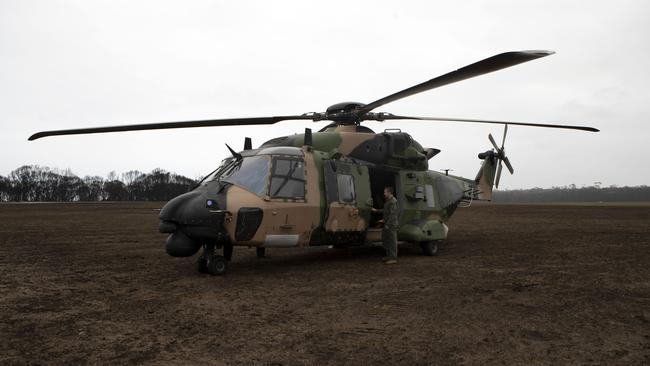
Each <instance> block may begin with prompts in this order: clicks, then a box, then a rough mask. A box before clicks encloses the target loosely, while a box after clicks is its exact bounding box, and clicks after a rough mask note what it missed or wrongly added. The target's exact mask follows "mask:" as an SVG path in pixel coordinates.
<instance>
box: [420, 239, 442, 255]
mask: <svg viewBox="0 0 650 366" xmlns="http://www.w3.org/2000/svg"><path fill="white" fill-rule="evenodd" d="M439 246H440V240H432V241H423V242H421V243H420V248H422V254H424V255H428V256H434V255H438V250H439Z"/></svg>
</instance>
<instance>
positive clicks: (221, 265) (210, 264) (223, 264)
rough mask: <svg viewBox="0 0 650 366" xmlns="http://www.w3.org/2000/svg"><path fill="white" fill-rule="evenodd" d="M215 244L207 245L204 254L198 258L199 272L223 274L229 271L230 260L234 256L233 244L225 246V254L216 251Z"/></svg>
mask: <svg viewBox="0 0 650 366" xmlns="http://www.w3.org/2000/svg"><path fill="white" fill-rule="evenodd" d="M214 249H215V248H214V245H206V246H204V248H203V254H201V256H200V257H199V260H198V270H199V273H209V274H211V275H213V276H222V275H224V274H226V272H227V271H228V262H229V261H230V259H231V258H232V251H233V248H232V245H226V246H224V255H223V256H221V255H216V254H215V253H214Z"/></svg>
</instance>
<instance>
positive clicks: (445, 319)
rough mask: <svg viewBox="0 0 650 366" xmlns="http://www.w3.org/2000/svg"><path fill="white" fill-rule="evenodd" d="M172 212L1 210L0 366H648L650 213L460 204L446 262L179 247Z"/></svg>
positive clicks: (407, 252) (370, 252)
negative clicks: (212, 267) (199, 259)
mask: <svg viewBox="0 0 650 366" xmlns="http://www.w3.org/2000/svg"><path fill="white" fill-rule="evenodd" d="M157 207H161V204H152V203H136V204H122V203H118V204H14V205H12V204H4V205H0V221H1V222H2V226H1V227H0V245H1V247H0V249H1V252H0V253H1V254H0V364H2V365H11V364H186V363H191V364H227V365H231V364H243V365H250V364H253V365H300V364H314V365H327V364H332V365H338V364H350V365H362V364H405V365H418V364H438V365H455V364H601V365H612V364H619V365H629V364H649V363H650V206H644V205H634V206H616V205H610V206H603V205H594V206H588V205H580V206H571V205H561V206H542V205H480V206H475V207H471V208H469V209H459V210H458V211H457V213H456V216H454V218H453V220H452V222H451V224H450V227H451V231H450V234H449V239H448V240H447V241H446V243H445V245H444V246H443V247H442V250H441V253H440V255H439V256H438V257H424V256H421V255H420V253H419V248H418V249H416V248H415V247H411V246H408V245H406V246H401V247H400V261H399V264H398V265H396V266H384V265H382V264H381V260H380V259H381V257H382V255H383V253H382V250H381V249H380V248H379V247H360V248H353V249H328V248H310V249H291V250H287V249H284V250H282V249H276V250H267V254H268V255H269V258H266V259H261V260H260V259H257V258H256V257H255V250H253V249H248V248H235V254H234V257H233V263H232V266H231V268H230V272H229V274H228V275H227V276H224V277H212V276H209V275H200V274H198V273H197V271H196V266H195V264H194V258H184V259H179V258H172V257H169V256H167V255H166V254H165V251H164V239H165V236H164V235H163V234H159V233H158V232H157V214H156V213H155V212H154V211H153V210H152V209H153V208H157Z"/></svg>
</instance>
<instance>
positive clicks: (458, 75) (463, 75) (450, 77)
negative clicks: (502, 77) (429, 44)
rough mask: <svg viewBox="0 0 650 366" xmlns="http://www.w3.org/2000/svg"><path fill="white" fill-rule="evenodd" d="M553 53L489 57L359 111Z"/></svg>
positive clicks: (528, 52)
mask: <svg viewBox="0 0 650 366" xmlns="http://www.w3.org/2000/svg"><path fill="white" fill-rule="evenodd" d="M554 53H555V52H553V51H515V52H505V53H500V54H498V55H495V56H492V57H488V58H486V59H484V60H481V61H478V62H475V63H473V64H470V65H467V66H465V67H462V68H460V69H458V70H455V71H452V72H450V73H447V74H444V75H441V76H438V77H436V78H433V79H431V80H429V81H425V82H423V83H421V84H418V85H415V86H412V87H410V88H407V89H404V90H402V91H399V92H397V93H395V94H391V95H389V96H387V97H384V98H381V99H379V100H376V101H374V102H372V103H370V104H366V105H365V106H364V107H363V108H361V109H360V110H359V114H360V115H363V114H365V113H368V112H370V111H371V110H373V109H375V108H377V107H380V106H382V105H384V104H387V103H390V102H394V101H396V100H398V99H402V98H405V97H408V96H411V95H413V94H417V93H421V92H423V91H427V90H430V89H434V88H438V87H441V86H443V85H447V84H451V83H455V82H457V81H461V80H465V79H469V78H473V77H475V76H479V75H483V74H487V73H490V72H493V71H497V70H501V69H505V68H506V67H510V66H514V65H517V64H520V63H522V62H526V61H531V60H534V59H537V58H540V57H544V56H548V55H552V54H554Z"/></svg>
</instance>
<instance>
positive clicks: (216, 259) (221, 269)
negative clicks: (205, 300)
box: [208, 255, 228, 276]
mask: <svg viewBox="0 0 650 366" xmlns="http://www.w3.org/2000/svg"><path fill="white" fill-rule="evenodd" d="M227 270H228V262H226V258H224V257H222V256H220V255H214V256H212V258H210V261H208V271H210V274H211V275H213V276H221V275H224V274H226V271H227Z"/></svg>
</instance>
